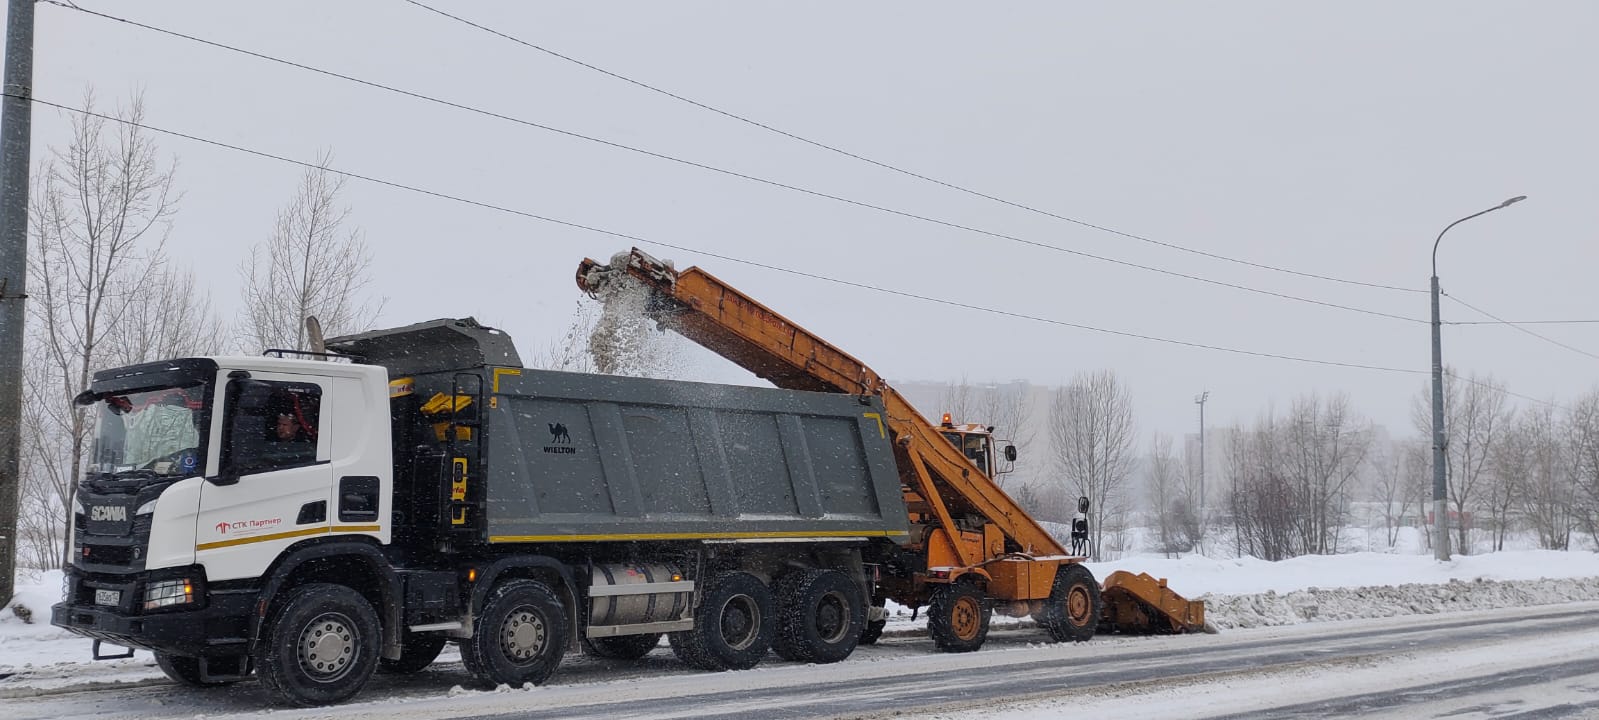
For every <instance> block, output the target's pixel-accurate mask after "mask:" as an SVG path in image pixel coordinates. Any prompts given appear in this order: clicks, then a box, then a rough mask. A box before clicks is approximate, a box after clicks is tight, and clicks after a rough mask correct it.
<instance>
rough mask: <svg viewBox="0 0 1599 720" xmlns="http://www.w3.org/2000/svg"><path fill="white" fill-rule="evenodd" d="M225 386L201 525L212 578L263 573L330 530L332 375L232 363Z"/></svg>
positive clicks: (198, 533) (202, 557)
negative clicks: (241, 368)
mask: <svg viewBox="0 0 1599 720" xmlns="http://www.w3.org/2000/svg"><path fill="white" fill-rule="evenodd" d="M220 387H221V388H222V391H221V392H220V393H219V396H220V400H221V411H220V412H219V413H216V414H214V415H213V417H218V418H220V419H221V421H220V422H218V423H215V425H216V426H217V427H215V428H214V430H213V432H212V442H213V445H212V446H213V447H215V448H217V452H214V453H212V457H213V458H215V465H214V466H211V467H208V468H207V469H208V471H209V473H208V475H207V477H206V482H205V485H204V487H202V488H201V490H200V513H199V519H198V521H197V527H196V528H195V559H196V561H197V562H199V563H201V564H203V565H204V566H205V568H206V575H207V577H208V578H209V579H210V580H212V581H217V580H227V579H233V578H245V577H257V576H260V575H261V574H262V573H264V572H265V571H266V569H267V567H268V566H269V565H270V564H271V563H272V561H273V560H274V559H276V558H277V557H278V555H279V554H280V553H281V552H282V551H283V550H284V548H286V547H288V546H289V545H291V544H294V543H296V542H299V541H301V540H303V539H305V538H308V537H315V536H317V535H324V534H327V533H328V532H330V531H331V529H332V525H331V522H332V513H331V512H329V507H328V502H329V500H330V498H331V497H332V495H333V468H332V465H331V463H330V462H329V460H330V456H331V454H332V450H333V438H331V437H330V436H329V431H330V430H331V425H332V423H328V426H329V427H324V424H323V420H324V419H325V418H327V417H328V416H330V415H331V409H332V407H333V402H334V399H335V398H334V392H333V383H332V382H331V381H330V379H329V378H326V377H318V376H312V375H294V374H287V373H270V372H256V371H252V372H249V373H243V372H237V371H236V372H233V373H229V374H228V377H227V379H226V381H225V382H224V383H222V384H221V385H220Z"/></svg>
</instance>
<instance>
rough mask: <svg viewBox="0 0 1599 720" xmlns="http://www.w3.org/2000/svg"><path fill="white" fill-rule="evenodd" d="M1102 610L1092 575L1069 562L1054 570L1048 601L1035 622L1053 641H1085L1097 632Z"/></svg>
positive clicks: (1081, 567) (1080, 566) (1097, 587)
mask: <svg viewBox="0 0 1599 720" xmlns="http://www.w3.org/2000/svg"><path fill="white" fill-rule="evenodd" d="M1101 610H1102V607H1101V605H1100V599H1099V583H1098V582H1097V581H1095V580H1094V574H1093V573H1091V572H1089V571H1088V568H1085V567H1083V566H1082V565H1079V564H1077V563H1072V564H1070V565H1063V566H1061V567H1060V568H1059V569H1057V570H1056V571H1055V584H1054V586H1053V587H1051V588H1050V591H1049V600H1048V601H1046V604H1045V605H1044V607H1043V608H1042V609H1041V610H1040V611H1039V612H1038V614H1037V615H1036V616H1035V619H1037V620H1038V624H1039V625H1040V626H1042V627H1043V628H1044V629H1045V630H1046V631H1048V632H1049V636H1050V638H1051V639H1053V640H1054V641H1055V642H1084V641H1086V640H1091V639H1093V637H1094V632H1095V631H1096V630H1098V629H1099V616H1100V612H1101Z"/></svg>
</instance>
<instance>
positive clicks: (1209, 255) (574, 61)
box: [405, 0, 1427, 293]
mask: <svg viewBox="0 0 1599 720" xmlns="http://www.w3.org/2000/svg"><path fill="white" fill-rule="evenodd" d="M405 2H408V3H410V4H412V5H415V6H417V7H419V8H422V9H423V10H427V11H429V12H432V13H435V14H437V15H441V16H443V17H446V18H449V19H451V20H454V21H456V22H458V23H461V24H463V25H467V26H469V27H473V28H476V29H478V30H482V31H483V32H486V33H489V34H490V35H495V36H497V37H500V38H504V39H506V40H509V41H511V42H514V43H516V44H518V45H522V46H524V47H527V48H529V49H532V50H537V51H538V52H541V53H544V54H546V55H549V56H551V57H554V58H557V59H560V60H564V61H566V62H569V63H572V64H574V65H578V66H581V67H584V68H587V69H589V70H593V71H594V72H597V73H600V74H602V75H606V76H608V77H611V78H615V79H617V80H620V81H622V82H625V83H628V84H630V85H634V86H636V87H640V88H643V89H645V90H648V91H650V92H653V93H657V94H660V95H664V96H666V97H669V98H672V99H674V100H678V101H680V102H684V103H687V104H689V105H692V106H694V107H697V108H700V109H701V110H706V111H709V112H713V113H716V114H717V115H721V116H723V117H726V118H729V119H732V120H736V121H738V122H741V123H744V124H746V125H751V126H754V127H757V128H760V129H762V130H766V131H768V132H773V133H776V134H778V135H782V136H783V137H786V138H789V139H791V140H796V141H799V142H802V143H805V144H806V145H810V146H812V147H816V148H820V149H822V150H826V151H828V152H832V153H836V154H838V155H842V156H844V157H847V158H852V159H854V160H859V161H861V162H864V163H867V164H869V165H873V166H875V167H878V168H882V169H884V170H889V171H891V172H896V173H899V174H901V175H906V176H909V177H913V178H916V179H918V180H922V181H925V182H929V183H933V184H934V185H938V186H940V187H944V188H948V189H950V190H954V191H956V192H961V193H965V194H967V195H972V196H974V197H980V198H983V199H985V200H990V201H993V202H997V203H1000V204H1002V205H1008V206H1010V207H1013V208H1017V209H1019V210H1026V211H1028V212H1031V213H1036V214H1038V215H1043V216H1046V217H1051V218H1055V219H1056V220H1063V221H1065V222H1069V223H1072V224H1073V225H1078V226H1081V227H1085V228H1090V229H1093V230H1098V231H1100V232H1105V233H1110V234H1112V235H1117V236H1120V237H1124V238H1128V239H1130V240H1137V241H1139V242H1144V243H1149V244H1151V245H1158V246H1160V247H1164V248H1168V249H1171V250H1177V251H1180V252H1185V253H1190V254H1193V255H1199V256H1201V257H1207V258H1211V259H1213V260H1222V261H1225V262H1230V263H1237V264H1239V265H1246V266H1249V267H1252V268H1258V269H1261V270H1271V271H1274V272H1280V273H1287V274H1289V275H1297V276H1299V277H1307V278H1314V279H1317V280H1327V281H1330V282H1337V283H1345V284H1348V285H1359V286H1363V287H1369V288H1380V289H1383V290H1397V291H1400V292H1410V293H1424V292H1427V291H1426V290H1421V289H1419V288H1407V287H1397V286H1394V285H1383V284H1381V283H1371V282H1364V281H1360V280H1350V279H1348V278H1340V277H1333V276H1331V275H1319V274H1317V273H1311V272H1303V271H1299V270H1291V269H1288V268H1284V267H1278V266H1275V265H1267V264H1265V263H1259V262H1253V261H1250V260H1243V259H1240V258H1235V257H1230V256H1227V255H1221V254H1219V253H1212V252H1206V251H1204V250H1198V249H1195V248H1191V247H1187V246H1184V245H1178V244H1176V243H1170V242H1163V241H1160V240H1155V239H1152V238H1148V237H1145V236H1143V235H1137V234H1134V233H1130V232H1126V231H1123V230H1117V229H1115V228H1112V227H1107V226H1104V225H1098V224H1095V223H1091V222H1088V221H1086V220H1080V219H1078V218H1074V217H1068V216H1066V215H1060V214H1057V213H1054V212H1050V211H1048V210H1044V209H1041V208H1038V207H1034V206H1031V205H1026V204H1023V203H1019V202H1015V201H1012V200H1006V199H1005V198H1001V197H996V196H994V195H990V194H988V193H984V192H982V191H979V190H973V189H971V188H968V187H965V186H963V185H957V184H955V183H953V182H949V181H947V180H940V179H938V178H934V177H930V176H927V175H924V174H921V173H918V172H915V171H913V170H907V169H905V168H902V167H899V166H897V165H892V164H889V163H886V162H883V161H881V160H875V159H873V158H870V157H866V156H864V155H860V154H858V153H854V152H850V151H849V150H844V149H842V148H839V147H837V146H834V145H829V144H827V143H824V142H820V141H817V140H812V139H810V138H807V137H804V136H802V135H798V134H795V133H792V132H789V131H787V130H783V129H781V128H778V127H774V126H772V125H769V124H767V123H763V122H761V121H759V120H754V119H751V118H749V117H746V116H744V115H739V114H737V113H734V112H731V111H728V110H723V109H721V108H718V107H715V106H712V105H708V104H706V103H703V102H700V101H698V100H694V99H692V98H689V97H685V96H683V95H679V94H677V93H674V92H672V91H670V90H666V89H663V88H660V87H657V86H655V85H651V84H649V83H646V82H643V81H640V80H635V79H633V78H630V77H627V76H626V75H622V74H620V73H616V72H613V71H610V70H606V69H605V68H602V67H599V66H597V65H593V64H591V63H588V62H585V61H583V60H579V59H577V58H574V57H572V56H570V55H564V54H562V53H559V52H556V51H554V50H551V49H549V48H547V47H544V46H542V45H538V44H535V43H532V42H529V41H527V40H523V39H522V38H519V37H516V36H514V35H510V34H508V33H505V32H502V31H499V30H496V29H494V28H491V27H488V26H486V25H482V24H480V23H477V22H473V21H472V20H468V19H466V18H464V17H461V16H459V15H454V14H451V13H448V12H445V11H443V10H440V9H438V8H435V7H433V6H431V5H428V4H426V3H422V2H418V0H405Z"/></svg>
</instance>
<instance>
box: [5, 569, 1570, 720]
mask: <svg viewBox="0 0 1599 720" xmlns="http://www.w3.org/2000/svg"><path fill="white" fill-rule="evenodd" d="M1090 567H1091V569H1092V570H1093V571H1094V573H1095V575H1096V576H1099V577H1103V576H1104V575H1106V574H1108V573H1109V572H1111V571H1113V570H1130V571H1133V572H1147V573H1149V574H1151V575H1155V576H1157V577H1165V578H1167V579H1168V580H1169V583H1170V587H1171V588H1172V589H1174V590H1176V591H1178V592H1180V593H1183V594H1185V595H1187V596H1189V597H1200V598H1203V599H1205V600H1206V601H1207V603H1208V612H1209V616H1210V618H1211V620H1212V622H1214V623H1215V624H1217V625H1218V626H1220V627H1222V628H1224V629H1225V628H1243V627H1260V626H1276V625H1292V624H1298V623H1304V622H1312V621H1320V620H1333V619H1350V618H1370V617H1388V616H1393V615H1407V614H1429V613H1436V612H1453V611H1463V610H1472V609H1486V608H1498V607H1515V606H1525V605H1540V604H1550V603H1560V602H1572V601H1583V600H1599V555H1595V554H1594V553H1588V552H1554V551H1515V552H1504V553H1495V554H1491V555H1479V556H1471V557H1459V558H1456V559H1455V560H1454V561H1453V562H1450V563H1443V564H1440V563H1436V562H1434V561H1433V560H1432V559H1431V558H1429V557H1425V556H1415V555H1382V554H1376V553H1356V554H1347V555H1333V556H1313V557H1301V558H1295V559H1293V560H1287V561H1283V562H1265V561H1261V560H1255V559H1252V558H1244V559H1238V560H1233V559H1227V560H1213V559H1209V558H1204V557H1200V556H1189V557H1185V558H1182V559H1177V560H1168V559H1164V558H1159V557H1144V558H1129V559H1124V560H1120V561H1117V562H1114V563H1098V564H1093V565H1091V566H1090ZM1545 578H1547V580H1545ZM1571 579H1576V580H1571ZM18 580H19V582H18V587H19V591H20V592H19V594H18V596H17V597H16V598H14V599H13V601H12V602H9V603H7V604H6V609H4V610H0V698H4V697H16V696H21V695H28V694H33V693H37V692H40V691H49V690H51V689H59V688H63V687H69V686H72V687H76V686H79V685H86V684H121V683H139V684H144V683H149V682H156V681H159V680H160V679H161V677H162V676H161V673H160V671H159V670H158V669H156V668H155V665H154V660H153V658H152V657H151V656H150V654H149V653H146V652H142V651H141V652H139V653H138V654H137V655H136V656H135V657H134V658H133V659H130V660H119V661H108V662H107V661H103V662H93V661H91V660H90V641H89V640H86V639H84V638H81V637H78V636H76V635H72V634H70V633H67V632H65V631H62V630H59V629H57V628H54V627H52V626H51V625H50V624H49V623H50V617H49V614H50V605H51V604H52V603H54V602H56V601H57V599H58V598H59V597H60V593H61V574H60V573H59V572H45V573H31V574H23V575H20V576H19V578H18ZM1312 588H1314V590H1312ZM17 604H21V605H22V606H24V607H26V608H28V609H29V610H31V612H32V621H33V622H32V623H31V624H26V623H23V622H22V620H21V619H20V618H18V617H17V615H16V614H15V613H14V612H13V611H12V610H11V609H10V608H11V607H12V606H13V605H17ZM898 612H899V613H902V614H896V615H894V616H893V617H892V618H891V620H892V622H891V630H904V631H915V630H916V628H917V627H918V626H919V625H920V624H921V622H920V621H916V622H912V621H911V620H910V616H909V611H906V610H903V609H901V610H899V611H898ZM996 622H998V619H997V618H996Z"/></svg>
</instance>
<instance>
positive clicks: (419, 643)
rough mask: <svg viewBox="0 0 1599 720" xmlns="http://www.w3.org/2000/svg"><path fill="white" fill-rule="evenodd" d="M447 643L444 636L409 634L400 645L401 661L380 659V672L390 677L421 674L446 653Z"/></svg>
mask: <svg viewBox="0 0 1599 720" xmlns="http://www.w3.org/2000/svg"><path fill="white" fill-rule="evenodd" d="M445 642H447V639H446V638H445V637H444V636H442V635H412V634H411V633H409V632H408V633H406V634H405V640H404V641H403V642H402V644H401V645H400V657H399V659H397V660H390V659H388V658H379V659H378V672H380V673H385V674H389V675H409V674H411V673H415V672H421V671H423V670H425V669H427V666H429V665H432V664H433V661H434V660H436V659H437V658H438V657H439V653H441V652H444V644H445Z"/></svg>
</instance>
